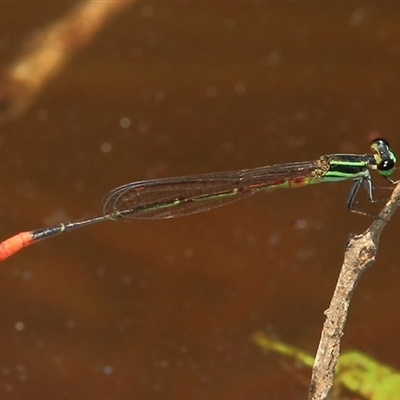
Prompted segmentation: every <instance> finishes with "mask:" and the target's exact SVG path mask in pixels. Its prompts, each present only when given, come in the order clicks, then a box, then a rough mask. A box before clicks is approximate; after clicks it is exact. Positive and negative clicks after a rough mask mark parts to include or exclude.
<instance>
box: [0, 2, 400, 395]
mask: <svg viewBox="0 0 400 400" xmlns="http://www.w3.org/2000/svg"><path fill="white" fill-rule="evenodd" d="M69 7H70V5H69V4H67V3H64V4H62V5H61V4H60V3H57V4H50V3H34V5H32V4H31V5H29V3H14V4H12V3H2V4H1V5H0V27H1V28H0V63H1V65H2V66H3V67H4V68H5V67H6V66H8V65H9V64H10V63H11V62H12V61H13V60H14V58H15V57H16V56H17V55H18V53H19V51H20V49H21V47H22V46H23V44H24V43H25V42H26V40H27V39H29V37H30V36H31V35H32V34H33V33H34V32H35V30H37V29H40V28H41V27H43V26H45V25H47V24H48V23H50V22H51V21H53V20H55V19H57V18H60V17H61V16H62V15H63V13H65V12H66V11H67V10H68V9H69ZM399 20H400V8H399V7H398V5H397V4H394V3H387V4H383V5H379V4H374V3H372V4H371V3H352V4H342V3H340V4H332V3H327V4H316V3H307V4H293V3H286V4H279V3H271V4H261V3H201V4H189V3H186V4H180V3H165V4H163V3H148V4H136V5H133V6H132V7H131V8H130V9H127V10H126V11H125V12H124V14H123V15H122V16H119V17H118V18H116V19H115V20H113V21H112V22H111V23H110V24H108V25H107V26H106V28H105V29H103V30H102V31H101V33H100V34H99V35H98V36H97V37H96V39H95V40H94V42H92V43H91V44H90V45H89V46H88V47H86V48H85V49H84V50H83V51H81V52H80V53H79V54H78V55H77V56H75V57H74V58H73V59H72V60H71V62H70V63H69V64H68V66H67V67H66V69H65V70H64V71H63V72H62V73H61V74H60V75H59V76H58V77H57V79H56V80H55V81H53V82H52V83H51V84H50V85H49V86H47V87H46V88H45V90H44V91H43V92H42V93H41V95H40V96H39V97H38V98H37V99H36V101H35V102H34V104H33V105H32V106H31V108H30V109H29V110H28V111H27V112H26V113H25V114H24V115H22V116H21V117H20V118H18V119H16V120H14V121H9V122H7V123H5V124H3V125H2V126H1V127H0V138H1V142H0V154H1V165H0V182H1V188H2V189H1V190H0V218H1V219H0V221H1V225H0V235H1V237H4V238H5V237H7V236H10V235H11V234H13V233H15V232H19V231H21V230H26V229H33V228H39V227H41V226H44V225H47V224H52V223H55V222H58V221H62V220H67V219H77V218H80V217H82V216H88V215H97V214H98V213H100V212H101V205H100V200H101V198H102V196H103V195H104V194H105V193H107V192H108V191H109V190H110V189H112V188H113V187H115V186H118V185H120V184H123V183H127V182H129V181H134V180H140V179H147V178H153V177H166V176H174V175H186V174H191V173H201V172H211V171H220V170H229V169H241V168H248V167H253V166H259V165H266V164H273V163H279V162H290V161H300V160H307V159H314V158H317V157H318V156H320V155H321V154H324V153H332V152H357V153H358V152H361V153H362V152H366V151H368V145H369V140H370V139H371V137H372V136H373V132H374V131H379V132H380V134H382V135H384V136H386V137H387V139H388V140H389V141H390V142H391V144H392V147H393V148H394V149H396V148H397V149H399V148H400V139H399V122H398V115H399V107H400V96H399V93H400V87H399V86H400V78H399V65H400V25H399V24H398V21H399ZM377 179H378V182H379V183H380V182H381V181H380V180H379V177H377ZM349 186H350V185H349V184H347V183H341V184H335V185H333V184H332V185H318V186H314V187H310V188H304V189H299V190H287V191H285V190H282V191H276V192H273V193H266V194H260V195H257V196H254V198H249V199H247V200H244V201H243V202H239V203H237V204H233V205H230V206H227V207H226V208H221V209H219V210H215V211H211V212H209V213H205V214H199V215H194V216H190V217H186V218H181V219H176V220H169V221H168V220H167V221H158V222H156V221H154V222H152V221H150V222H149V221H147V222H146V221H137V222H132V223H130V224H124V223H113V222H107V223H103V224H99V225H98V226H93V227H90V228H86V229H82V230H78V231H76V232H71V233H69V234H67V235H64V236H60V237H58V238H54V239H51V240H48V241H46V242H42V243H40V244H37V245H35V246H33V247H31V248H28V249H26V250H23V251H22V252H21V253H19V254H17V255H15V256H13V257H12V258H10V259H9V260H7V261H5V262H4V263H3V264H2V269H1V271H2V272H1V283H0V285H1V302H0V313H1V321H2V323H1V325H0V326H1V327H0V338H1V344H2V345H1V346H0V354H1V357H0V394H1V395H0V397H1V398H4V399H39V398H40V399H59V398H66V399H96V400H98V399H118V400H120V399H144V400H147V399H164V400H167V399H171V400H175V399H185V400H186V399H193V400H194V399H213V400H217V399H221V400H226V399H229V400H233V399H237V400H248V399H252V400H257V399H260V400H261V399H268V400H271V399H288V398H291V399H300V398H305V396H306V393H307V379H305V380H303V378H304V377H305V378H307V376H308V372H307V371H306V372H301V376H302V377H303V378H302V379H299V374H300V372H299V371H298V370H296V369H295V368H294V367H293V366H292V364H291V363H290V362H288V361H287V360H282V358H280V357H277V356H275V355H272V354H269V355H265V354H262V352H261V351H260V350H259V349H258V348H256V347H255V345H254V344H252V343H251V341H250V339H249V336H250V335H251V334H252V333H253V332H254V331H256V330H260V329H266V330H267V331H268V332H269V333H271V334H273V335H275V336H276V337H279V338H280V339H282V340H284V341H286V342H290V343H292V344H294V345H298V346H301V347H303V348H304V349H306V350H308V351H310V352H314V351H315V349H316V346H317V342H318V339H319V335H320V330H321V325H322V322H323V320H324V317H323V311H324V309H326V308H327V306H328V303H329V299H330V296H331V294H332V291H333V288H334V285H335V281H336V277H337V275H338V271H339V267H340V264H341V261H342V257H343V250H344V247H345V244H346V241H347V237H348V234H349V233H350V232H361V231H362V230H364V229H365V228H366V227H367V226H368V224H369V220H368V218H363V217H360V216H357V215H352V214H349V212H347V211H346V208H345V205H344V199H345V196H346V193H347V190H348V188H349ZM397 225H398V224H397V217H396V218H395V219H394V220H393V222H392V223H391V224H390V226H389V227H388V228H387V230H386V231H385V233H384V235H383V238H382V242H381V248H380V254H379V257H378V260H377V263H376V264H375V265H374V267H373V268H372V269H370V270H369V271H368V272H367V273H366V274H365V275H364V277H363V280H362V282H361V284H360V285H359V286H358V288H357V292H356V294H355V297H354V299H353V303H352V310H351V312H350V317H349V320H348V324H347V329H346V336H345V338H344V341H343V347H344V348H346V349H348V348H357V349H359V350H361V351H365V352H367V353H369V354H371V355H373V356H374V357H376V358H378V359H380V360H381V361H383V362H386V363H388V364H390V365H393V367H395V368H400V361H399V360H400V358H399V357H400V354H399V351H398V350H397V346H393V343H397V340H398V331H399V329H400V327H399V320H400V308H398V307H397V306H396V304H397V303H398V292H397V290H398V289H397V287H398V283H397V282H399V280H400V270H399V263H398V257H397V248H398V237H399V236H398V235H399V234H398V229H397ZM288 365H289V368H288Z"/></svg>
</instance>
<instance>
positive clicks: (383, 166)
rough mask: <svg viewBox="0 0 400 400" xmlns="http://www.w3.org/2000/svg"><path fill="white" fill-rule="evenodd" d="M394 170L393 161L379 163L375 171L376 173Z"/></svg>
mask: <svg viewBox="0 0 400 400" xmlns="http://www.w3.org/2000/svg"><path fill="white" fill-rule="evenodd" d="M393 168H394V161H393V160H383V161H381V162H380V163H379V165H378V167H377V169H378V171H390V170H391V169H393Z"/></svg>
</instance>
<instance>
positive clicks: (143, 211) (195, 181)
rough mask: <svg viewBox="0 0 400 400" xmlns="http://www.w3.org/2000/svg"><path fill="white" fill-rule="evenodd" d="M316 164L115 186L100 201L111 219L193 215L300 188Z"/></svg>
mask: <svg viewBox="0 0 400 400" xmlns="http://www.w3.org/2000/svg"><path fill="white" fill-rule="evenodd" d="M318 168H319V163H318V161H306V162H298V163H292V164H279V165H272V166H266V167H259V168H253V169H244V170H240V171H228V172H217V173H210V174H202V175H192V176H182V177H177V178H167V179H154V180H149V181H140V182H133V183H128V184H126V185H123V186H120V187H117V188H116V189H113V190H112V191H111V192H109V193H108V194H107V195H106V196H105V197H104V198H103V212H104V214H105V215H109V216H110V218H119V217H122V218H130V219H162V218H174V217H178V216H183V215H188V214H194V213H198V212H202V211H206V210H209V209H211V208H215V207H220V206H223V205H225V204H228V203H231V202H233V201H236V200H239V199H242V198H244V197H246V196H250V195H251V194H254V193H256V192H258V191H260V190H261V189H265V188H274V187H290V186H303V185H306V184H307V178H311V177H313V176H314V172H315V170H316V169H318Z"/></svg>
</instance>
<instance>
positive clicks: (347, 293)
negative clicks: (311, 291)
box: [308, 184, 400, 400]
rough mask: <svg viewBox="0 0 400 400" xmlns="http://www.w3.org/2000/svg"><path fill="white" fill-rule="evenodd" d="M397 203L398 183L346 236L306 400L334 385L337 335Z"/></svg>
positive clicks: (325, 393)
mask: <svg viewBox="0 0 400 400" xmlns="http://www.w3.org/2000/svg"><path fill="white" fill-rule="evenodd" d="M399 205H400V184H398V185H397V186H396V187H395V189H394V191H393V193H392V196H391V197H390V199H389V201H388V202H387V203H386V205H385V206H384V207H383V209H382V211H381V212H380V213H379V216H378V217H377V218H376V219H375V220H374V222H373V223H372V224H371V226H370V227H369V228H368V229H367V230H366V231H365V232H364V233H363V234H361V235H355V236H351V237H350V239H349V242H348V244H347V248H346V252H345V255H344V261H343V265H342V269H341V272H340V275H339V278H338V282H337V284H336V288H335V292H334V294H333V297H332V300H331V304H330V306H329V308H328V310H326V311H325V315H326V321H325V323H324V328H323V330H322V335H321V339H320V342H319V346H318V350H317V354H316V357H315V362H314V367H313V371H312V377H311V383H310V388H309V396H308V399H309V400H323V399H326V398H327V396H328V394H329V391H330V390H331V388H332V386H333V377H334V372H335V367H336V363H337V360H338V357H339V352H340V339H341V337H342V336H343V331H344V325H345V323H346V318H347V313H348V309H349V305H350V300H351V297H352V295H353V291H354V289H355V287H356V285H357V282H358V280H359V279H360V277H361V274H362V273H363V272H364V270H366V269H367V268H368V267H369V266H370V265H371V264H372V263H373V262H374V261H375V256H376V254H377V251H378V244H379V237H380V235H381V233H382V231H383V228H384V227H385V226H386V224H387V223H388V221H389V220H390V218H391V217H392V215H393V214H394V212H395V210H396V208H397V207H398V206H399Z"/></svg>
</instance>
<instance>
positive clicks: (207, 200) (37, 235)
mask: <svg viewBox="0 0 400 400" xmlns="http://www.w3.org/2000/svg"><path fill="white" fill-rule="evenodd" d="M395 164H396V156H395V154H394V153H393V152H392V151H391V150H390V147H389V143H388V142H387V141H386V140H385V139H375V140H373V141H372V142H371V153H368V154H362V155H359V154H331V155H324V156H321V157H320V158H319V159H318V160H315V161H304V162H296V163H289V164H278V165H271V166H266V167H259V168H251V169H243V170H240V171H228V172H216V173H209V174H202V175H193V176H182V177H177V178H167V179H154V180H148V181H140V182H133V183H128V184H127V185H123V186H120V187H118V188H116V189H113V190H112V191H111V192H109V193H108V194H107V195H106V196H105V197H104V199H103V214H102V215H100V216H97V217H92V218H86V219H80V220H76V221H69V222H62V223H59V224H57V225H54V226H51V227H47V228H41V229H35V230H33V231H27V232H21V233H19V234H17V235H15V236H12V237H10V238H9V239H6V240H5V241H3V242H2V243H0V260H4V259H6V258H7V257H9V256H11V255H12V254H14V253H15V252H17V251H18V250H20V249H22V248H23V247H25V246H29V245H31V244H33V243H36V242H38V241H39V240H42V239H46V238H49V237H52V236H55V235H58V234H61V233H64V232H68V231H70V230H72V229H76V228H80V227H83V226H86V225H90V224H94V223H96V222H100V221H106V220H120V219H162V218H175V217H178V216H183V215H188V214H194V213H198V212H202V211H206V210H209V209H211V208H215V207H219V206H222V205H225V204H228V203H231V202H233V201H236V200H239V199H242V198H243V197H246V196H249V195H252V194H254V193H256V192H259V191H260V190H263V189H277V188H297V187H302V186H307V185H313V184H316V183H323V182H339V181H344V180H353V181H354V184H353V186H352V188H351V189H350V192H349V194H348V196H347V199H346V204H347V208H348V209H350V210H351V211H353V212H358V213H361V214H363V212H360V211H359V210H356V209H354V207H353V203H354V198H355V196H356V194H357V192H358V190H359V188H360V186H361V185H362V184H364V186H365V188H366V191H367V195H368V199H369V201H371V202H374V198H373V186H372V181H371V174H370V170H376V171H378V172H379V174H380V175H382V176H383V177H384V178H385V179H386V180H387V181H388V182H390V183H391V184H395V183H397V182H395V181H393V179H391V178H390V175H391V174H392V173H393V171H394V169H395Z"/></svg>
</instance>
